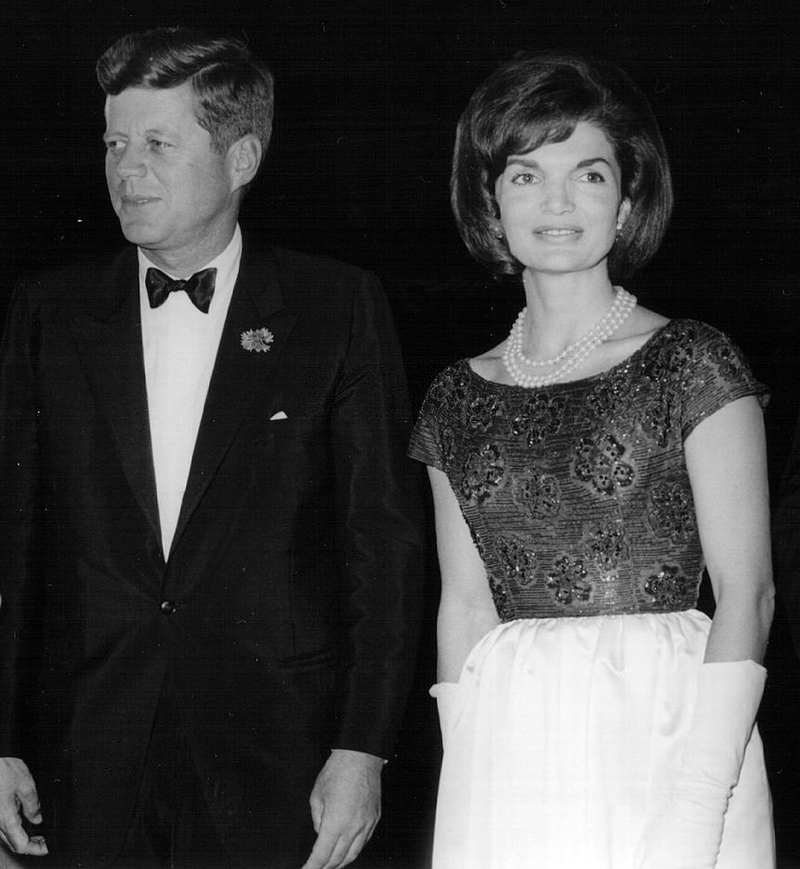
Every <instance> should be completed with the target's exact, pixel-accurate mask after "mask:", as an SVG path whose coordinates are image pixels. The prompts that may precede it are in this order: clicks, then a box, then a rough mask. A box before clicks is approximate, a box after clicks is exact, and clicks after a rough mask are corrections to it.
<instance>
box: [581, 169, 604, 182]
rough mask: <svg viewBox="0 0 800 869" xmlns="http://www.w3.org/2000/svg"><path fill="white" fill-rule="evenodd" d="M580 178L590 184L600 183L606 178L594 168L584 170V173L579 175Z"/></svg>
mask: <svg viewBox="0 0 800 869" xmlns="http://www.w3.org/2000/svg"><path fill="white" fill-rule="evenodd" d="M581 178H582V179H585V180H586V181H589V182H590V183H592V184H602V183H603V182H604V181H605V180H606V179H605V176H604V175H602V174H601V173H600V172H597V171H596V170H594V169H593V170H592V171H591V172H586V173H585V174H584V175H581Z"/></svg>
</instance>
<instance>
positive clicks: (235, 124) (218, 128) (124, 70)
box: [96, 27, 274, 154]
mask: <svg viewBox="0 0 800 869" xmlns="http://www.w3.org/2000/svg"><path fill="white" fill-rule="evenodd" d="M96 71H97V80H98V82H99V83H100V87H101V88H102V89H103V91H105V93H106V94H107V95H109V96H117V95H118V94H120V93H122V91H124V90H125V89H126V88H131V87H138V88H173V87H178V86H179V85H182V84H184V83H185V82H189V83H190V84H191V86H192V89H193V90H194V93H195V103H196V105H195V113H196V115H197V122H198V123H199V124H200V126H201V127H203V128H204V129H206V130H208V132H209V133H210V134H211V147H212V148H213V149H214V151H216V152H217V153H221V154H224V153H225V152H226V151H227V149H228V148H229V147H230V146H231V145H232V144H233V143H234V142H236V141H237V140H238V139H241V138H242V136H246V135H248V134H250V133H253V134H255V135H256V136H258V138H259V139H260V140H261V145H262V147H263V149H264V150H265V151H266V149H267V146H268V145H269V140H270V135H271V133H272V113H273V105H274V98H273V80H272V74H271V73H270V71H269V70H268V69H267V68H266V67H265V66H263V65H262V64H261V63H259V62H258V61H257V60H256V59H255V58H254V57H253V55H252V54H251V53H250V51H249V50H248V48H247V46H246V45H245V44H244V42H241V41H240V40H238V39H229V38H224V37H212V36H207V35H205V34H204V33H200V32H198V31H194V30H185V29H183V28H180V27H175V28H159V29H157V30H148V31H146V32H144V33H130V34H128V35H127V36H123V37H122V38H121V39H119V40H117V42H115V43H114V44H113V45H112V46H111V47H110V48H109V49H108V50H107V51H106V52H105V53H104V54H103V56H102V57H101V58H100V60H98V61H97V67H96Z"/></svg>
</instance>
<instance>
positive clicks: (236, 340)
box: [173, 240, 296, 548]
mask: <svg viewBox="0 0 800 869" xmlns="http://www.w3.org/2000/svg"><path fill="white" fill-rule="evenodd" d="M295 320H296V317H295V314H294V313H293V312H292V311H291V310H290V309H289V308H287V307H286V305H285V302H284V299H283V294H282V293H281V289H280V286H279V283H278V279H277V274H276V271H275V266H274V263H273V260H272V258H271V257H270V256H268V255H260V254H257V253H255V252H253V251H252V249H251V248H250V247H249V246H248V244H247V241H246V240H245V246H244V249H243V252H242V265H241V267H240V270H239V276H238V278H237V281H236V286H235V287H234V291H233V296H232V298H231V301H230V307H229V308H228V316H227V319H226V321H225V327H224V329H223V332H222V338H221V340H220V345H219V350H218V351H217V359H216V363H215V366H214V371H213V374H212V376H211V383H210V384H209V389H208V396H207V398H206V403H205V407H204V410H203V418H202V421H201V423H200V430H199V432H198V435H197V442H196V444H195V449H194V455H193V457H192V464H191V469H190V471H189V479H188V481H187V485H186V491H185V493H184V496H183V503H182V505H181V511H180V515H179V517H178V525H177V528H176V530H175V537H174V540H173V548H174V547H175V543H176V542H177V540H178V539H179V537H180V535H181V533H182V532H183V530H184V528H185V527H186V523H187V522H188V521H189V519H190V517H191V515H192V513H193V512H194V511H195V509H196V508H197V505H198V504H199V502H200V500H201V499H202V497H203V494H204V493H205V491H206V489H207V488H208V485H209V483H210V482H211V480H212V479H213V477H214V474H215V473H216V471H217V469H218V467H219V465H220V463H221V462H222V460H223V458H224V456H225V454H226V452H227V450H228V447H229V446H230V443H231V441H232V440H233V438H234V436H235V435H236V432H237V431H238V429H239V427H240V426H241V424H242V422H243V420H244V418H245V416H246V415H247V412H248V410H249V408H250V407H251V406H252V405H253V404H254V403H255V402H260V401H263V396H264V393H265V392H266V390H267V389H268V388H269V384H270V383H271V381H272V376H273V374H274V369H275V366H276V364H277V362H278V360H279V358H280V356H281V353H282V351H283V349H284V347H285V346H286V342H287V339H288V337H289V334H290V333H291V331H292V329H293V328H294V324H295ZM258 329H266V330H268V331H269V333H271V336H272V341H271V342H269V343H268V345H267V346H268V347H269V349H268V350H266V351H263V352H257V351H256V350H254V349H249V350H248V349H247V348H245V347H244V346H243V345H242V337H243V335H244V334H245V333H246V332H249V331H251V330H258Z"/></svg>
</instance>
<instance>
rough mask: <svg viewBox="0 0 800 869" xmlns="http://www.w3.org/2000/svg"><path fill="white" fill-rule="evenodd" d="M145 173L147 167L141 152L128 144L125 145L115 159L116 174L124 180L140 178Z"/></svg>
mask: <svg viewBox="0 0 800 869" xmlns="http://www.w3.org/2000/svg"><path fill="white" fill-rule="evenodd" d="M146 172H147V166H146V164H145V161H144V159H143V155H142V154H141V152H140V151H139V150H138V149H137V148H135V147H133V146H132V145H130V144H128V145H126V146H125V147H124V148H123V149H122V153H121V154H120V155H119V156H118V158H117V174H118V175H119V176H120V178H123V179H124V178H132V177H136V176H141V175H144V174H145V173H146Z"/></svg>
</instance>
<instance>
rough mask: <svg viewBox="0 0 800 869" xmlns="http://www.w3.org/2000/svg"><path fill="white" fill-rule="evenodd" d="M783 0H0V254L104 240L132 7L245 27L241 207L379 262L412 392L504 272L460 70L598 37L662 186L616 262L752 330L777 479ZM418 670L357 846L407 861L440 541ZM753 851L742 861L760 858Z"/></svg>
mask: <svg viewBox="0 0 800 869" xmlns="http://www.w3.org/2000/svg"><path fill="white" fill-rule="evenodd" d="M796 18H797V11H796V5H795V2H794V0H782V2H774V0H762V2H750V3H745V2H739V0H734V2H716V0H694V2H680V0H679V2H673V3H671V4H668V3H667V2H662V3H658V4H657V3H653V2H647V0H639V2H631V3H623V2H589V0H585V2H583V3H581V2H577V0H551V2H547V3H544V2H530V0H524V2H519V0H482V2H477V0H462V2H458V3H455V2H450V0H406V2H388V0H361V2H356V0H349V2H339V3H322V2H314V0H311V2H303V3H300V2H298V3H295V2H274V3H271V2H258V0H250V2H248V3H244V2H242V0H215V2H209V0H194V2H186V0H161V2H152V0H141V2H127V0H104V2H98V0H71V2H69V0H64V2H63V3H60V4H56V3H54V2H52V0H51V2H42V0H29V2H28V3H27V4H26V5H25V6H24V8H19V9H16V10H12V9H11V8H9V6H6V7H5V8H4V9H3V11H0V19H1V20H0V118H2V120H3V124H4V135H3V136H2V137H1V138H0V256H2V262H3V264H4V266H5V269H6V279H5V281H3V284H2V289H0V312H1V309H2V308H3V307H4V306H5V302H6V300H7V297H8V294H9V291H10V288H11V286H12V284H13V281H14V279H15V278H16V277H17V276H18V275H19V274H20V273H21V272H22V271H26V270H31V269H40V268H44V267H47V266H49V265H51V264H55V263H61V262H63V261H65V260H67V259H71V258H75V257H80V256H81V255H83V254H86V253H89V252H94V251H96V250H104V249H114V248H116V247H119V246H120V244H121V236H120V234H119V230H118V226H117V221H116V218H115V217H114V215H113V213H112V211H111V209H110V207H109V206H108V204H107V201H106V191H105V182H104V176H103V166H102V163H103V145H102V142H101V134H102V130H103V119H102V105H103V99H102V95H101V93H100V91H99V89H98V87H97V85H96V83H95V80H94V73H93V67H94V62H95V60H96V58H97V57H98V56H99V55H100V54H101V53H102V51H103V50H104V49H105V48H106V47H107V46H108V45H109V44H110V43H111V42H113V41H114V40H115V39H116V38H117V37H119V36H121V35H123V34H124V33H126V32H128V31H131V30H140V29H147V28H150V27H154V26H162V25H183V26H195V27H201V28H204V29H208V30H213V31H221V32H224V33H226V34H229V35H239V36H245V37H246V38H247V39H248V40H249V41H250V43H251V46H252V47H253V49H254V50H255V51H256V53H257V54H259V55H260V56H261V57H262V58H263V59H264V60H266V61H267V62H268V64H269V65H270V66H271V68H272V70H273V72H274V73H275V75H276V79H277V109H276V124H275V136H274V139H273V144H272V147H271V149H270V152H269V155H268V158H267V165H266V169H265V172H264V173H263V176H262V179H261V180H260V181H259V183H258V185H257V186H256V188H255V189H254V190H253V191H252V193H251V195H250V197H249V198H248V200H247V202H246V204H245V208H244V212H243V216H242V222H243V224H244V225H245V226H246V227H249V228H250V229H256V230H259V231H262V232H263V233H265V234H268V235H269V236H271V237H272V238H273V239H274V240H275V242H277V243H280V244H283V245H286V246H290V247H294V248H297V249H301V250H308V251H314V252H319V253H325V254H328V255H331V256H335V257H337V258H340V259H344V260H349V261H351V262H353V263H356V264H358V265H361V266H364V267H367V268H370V269H373V270H374V271H376V272H377V273H378V274H379V275H380V277H381V278H382V280H383V282H384V284H385V286H386V288H387V291H388V293H389V296H390V300H391V302H392V306H393V309H394V312H395V316H396V319H397V325H398V330H399V332H400V336H401V341H402V344H403V347H404V351H405V354H406V362H407V367H408V373H409V378H410V382H411V388H412V395H413V398H414V401H415V404H416V403H418V402H419V400H420V398H421V395H422V393H423V391H424V389H425V387H426V386H427V383H428V382H429V381H430V379H431V377H432V376H433V374H434V373H435V372H436V371H438V370H439V369H440V368H442V367H443V366H444V365H445V364H447V363H449V362H451V361H453V360H454V359H455V358H458V357H460V356H463V355H467V354H469V355H475V354H477V353H479V352H481V351H482V350H484V349H487V348H488V347H490V346H492V345H493V344H495V343H497V342H498V341H499V340H501V338H502V337H503V336H504V335H505V334H506V332H507V330H508V328H509V326H510V324H511V322H512V320H513V317H514V315H515V313H516V311H517V310H518V309H519V307H521V304H522V298H521V293H520V291H518V290H517V289H516V288H515V287H513V286H505V285H503V284H498V283H495V282H493V281H491V280H490V279H488V278H487V277H486V276H485V275H484V274H483V273H482V272H481V271H480V269H479V268H478V267H477V266H474V265H473V264H472V263H471V261H470V259H469V258H468V256H467V254H466V252H465V251H464V250H463V248H462V246H461V243H460V241H459V239H458V236H457V233H456V231H455V229H454V226H453V223H452V220H451V218H450V213H449V206H448V191H447V178H448V171H449V159H450V152H451V148H452V142H453V131H454V128H455V124H456V120H457V118H458V115H459V113H460V112H461V110H462V108H463V107H464V105H465V103H466V101H467V99H468V97H469V95H470V94H471V92H472V90H473V89H474V88H475V87H476V85H477V84H478V83H479V82H480V81H481V80H482V79H483V78H484V77H485V76H486V75H487V74H488V73H489V72H490V71H491V70H492V69H493V68H494V67H495V66H496V65H497V63H498V62H499V61H501V60H504V59H506V58H508V57H509V56H511V55H512V54H513V53H514V52H515V51H516V50H518V49H520V48H533V49H547V48H565V49H571V50H578V51H582V52H589V53H594V54H598V55H602V56H606V57H609V58H611V59H613V60H615V61H616V62H618V63H619V64H620V65H621V66H623V67H624V68H625V69H626V70H627V71H628V72H629V73H630V74H631V76H632V77H633V78H634V79H635V80H636V81H637V82H638V83H639V84H640V85H641V87H642V88H643V90H644V91H645V92H646V93H647V94H648V96H649V97H650V98H651V101H652V103H653V107H654V110H655V113H656V115H657V117H658V118H659V120H660V123H661V125H662V131H663V133H664V137H665V139H666V142H667V147H668V149H669V151H670V154H671V157H672V164H673V170H674V175H675V181H676V194H677V207H676V211H675V216H674V219H673V222H672V226H671V229H670V231H669V234H668V236H667V239H666V242H665V243H664V245H663V247H662V250H661V251H660V253H659V255H658V256H657V258H656V259H655V260H654V261H653V263H652V264H651V265H650V266H649V267H648V268H647V269H646V270H645V271H644V272H643V273H642V274H641V275H639V276H638V277H637V278H636V279H635V280H634V281H633V282H631V283H629V284H628V285H627V286H628V289H631V290H632V291H634V292H635V293H637V295H639V297H640V300H641V301H642V302H643V303H644V304H646V305H648V306H649V307H653V308H655V309H656V310H658V311H659V312H661V313H664V314H666V315H670V316H691V317H699V318H701V319H705V320H707V321H709V322H711V323H713V324H714V325H716V326H718V327H720V328H722V329H724V330H725V331H727V332H729V333H730V334H732V335H733V336H734V338H735V339H736V340H737V341H738V343H740V344H741V346H742V347H743V348H744V349H745V351H746V353H747V354H748V356H749V357H750V360H751V362H752V364H753V367H754V369H755V371H756V373H757V375H758V376H759V377H760V378H761V379H762V380H764V381H765V382H766V383H768V384H769V385H770V387H771V388H772V391H773V398H772V403H771V407H770V409H769V411H768V414H767V425H768V436H769V448H770V468H771V476H772V482H773V491H777V484H778V481H779V478H780V473H781V469H782V467H783V464H784V461H785V458H786V452H787V449H788V445H789V442H790V437H791V432H792V428H793V425H794V420H795V418H796V416H797V413H798V408H799V407H800V388H799V387H798V377H799V375H800V371H799V370H798V364H799V359H798V352H797V343H798V342H797V339H796V335H797V328H798V320H799V319H800V317H799V315H800V298H798V294H799V293H800V290H798V285H797V257H796V238H797V232H796V231H797V224H798V197H797V181H796V159H797V157H796V155H797V149H796V146H795V143H794V133H795V130H796V121H795V117H796V113H797V107H796V104H797V88H798V60H797V54H798V39H797V26H796V23H795V22H796ZM429 574H430V575H429V578H428V579H429V581H428V585H427V594H426V612H427V616H426V623H425V630H424V635H423V642H422V650H421V656H420V665H419V668H418V669H419V676H418V680H417V685H416V687H415V690H414V694H413V696H412V701H411V705H410V709H409V713H408V715H407V717H406V722H405V727H404V730H403V735H402V738H401V741H400V744H399V745H398V750H397V757H396V758H394V759H393V761H392V763H391V764H390V765H389V766H388V767H387V771H386V774H385V787H386V794H385V816H384V820H383V822H382V824H381V826H380V828H379V831H378V833H377V834H376V838H375V841H374V842H373V846H372V848H371V850H370V852H369V854H370V855H371V856H368V857H366V858H365V859H364V861H363V862H361V863H359V864H358V865H364V866H367V865H370V866H374V867H381V869H383V867H399V869H422V867H424V866H425V865H426V854H427V849H428V846H429V839H430V828H431V824H432V809H433V802H434V790H435V782H436V774H437V764H438V759H439V747H438V729H437V724H436V721H435V709H434V705H433V701H432V700H430V699H429V698H428V697H427V693H426V690H427V687H428V685H429V684H430V683H432V682H433V681H434V671H435V667H434V640H433V629H434V624H433V619H434V613H435V606H436V599H437V595H438V587H437V583H438V578H437V575H436V571H435V557H434V556H433V552H431V567H430V570H429ZM788 623H789V618H788V615H787V613H785V612H784V611H783V610H782V609H780V608H779V613H778V617H777V620H776V626H775V629H774V633H773V640H772V643H771V648H770V653H769V661H768V665H769V668H770V680H769V685H768V690H767V694H766V697H765V700H764V704H763V707H762V716H761V722H762V723H761V729H762V732H763V735H764V738H765V743H766V747H767V753H768V766H769V772H770V776H771V781H772V786H773V791H774V796H775V803H776V825H777V832H778V848H779V855H780V856H781V865H782V866H783V867H789V866H800V830H799V829H798V823H797V820H796V811H797V810H796V805H797V803H798V800H797V789H798V787H800V752H798V749H797V740H798V735H800V728H799V726H798V725H800V665H798V663H797V659H796V658H795V655H794V651H793V647H792V643H791V638H790V632H789V627H788ZM753 869H759V867H753Z"/></svg>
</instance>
